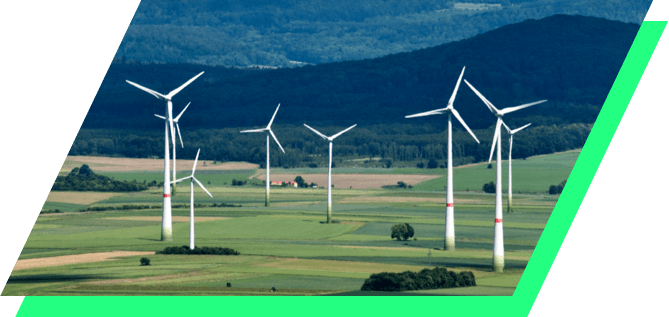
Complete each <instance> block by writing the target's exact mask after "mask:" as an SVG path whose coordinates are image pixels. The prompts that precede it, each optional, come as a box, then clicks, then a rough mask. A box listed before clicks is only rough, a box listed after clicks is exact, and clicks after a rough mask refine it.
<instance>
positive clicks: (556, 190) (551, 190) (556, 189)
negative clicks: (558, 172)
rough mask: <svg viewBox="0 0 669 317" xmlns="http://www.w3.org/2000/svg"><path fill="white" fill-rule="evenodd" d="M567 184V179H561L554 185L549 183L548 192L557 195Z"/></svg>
mask: <svg viewBox="0 0 669 317" xmlns="http://www.w3.org/2000/svg"><path fill="white" fill-rule="evenodd" d="M565 185H567V180H563V181H562V183H560V184H557V186H556V185H551V186H550V187H549V188H548V193H549V194H551V195H559V194H562V190H563V189H564V186H565Z"/></svg>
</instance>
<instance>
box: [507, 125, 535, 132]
mask: <svg viewBox="0 0 669 317" xmlns="http://www.w3.org/2000/svg"><path fill="white" fill-rule="evenodd" d="M530 124H531V123H528V124H526V125H524V126H522V127H520V128H518V129H515V130H513V131H511V134H516V132H518V131H520V130H522V129H525V128H527V127H529V126H530Z"/></svg>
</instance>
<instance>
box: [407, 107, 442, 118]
mask: <svg viewBox="0 0 669 317" xmlns="http://www.w3.org/2000/svg"><path fill="white" fill-rule="evenodd" d="M440 110H442V109H437V110H430V111H426V112H421V113H416V114H412V115H408V116H404V118H407V119H408V118H417V117H425V116H431V115H435V114H443V112H441V111H440Z"/></svg>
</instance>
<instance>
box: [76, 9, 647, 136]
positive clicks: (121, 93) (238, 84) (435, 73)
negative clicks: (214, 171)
mask: <svg viewBox="0 0 669 317" xmlns="http://www.w3.org/2000/svg"><path fill="white" fill-rule="evenodd" d="M638 29H639V25H637V24H631V23H622V22H616V21H609V20H605V19H600V18H592V17H583V16H565V15H556V16H552V17H548V18H544V19H541V20H527V21H524V22H521V23H517V24H512V25H507V26H504V27H501V28H499V29H496V30H493V31H490V32H487V33H484V34H481V35H478V36H475V37H473V38H470V39H466V40H462V41H458V42H453V43H449V44H445V45H440V46H436V47H432V48H427V49H422V50H418V51H414V52H410V53H400V54H395V55H390V56H386V57H382V58H376V59H369V60H361V61H350V62H341V63H329V64H320V65H315V66H305V67H301V68H293V69H277V70H248V69H245V70H242V69H231V68H226V67H208V66H198V65H188V64H151V65H138V64H128V63H126V64H113V65H111V67H110V69H109V71H108V73H107V75H106V77H105V79H104V81H103V83H102V85H101V87H100V90H99V92H98V94H97V96H96V98H95V100H94V102H93V104H92V106H91V108H90V111H89V113H88V115H87V117H86V120H85V122H84V124H83V127H84V128H133V129H138V128H150V129H160V128H161V127H162V123H161V122H160V120H158V119H155V118H154V117H153V114H154V113H162V112H163V111H164V110H163V109H164V108H163V103H162V102H160V101H158V100H157V99H155V98H153V97H152V96H150V95H149V94H146V93H144V92H142V91H140V90H138V89H136V88H134V87H132V86H130V85H128V84H127V83H125V80H126V79H128V80H131V81H134V82H137V83H139V84H142V85H145V86H147V87H149V88H152V89H155V90H157V91H159V92H168V91H169V90H171V89H174V88H176V87H177V86H178V85H180V84H181V83H183V82H184V81H186V80H187V79H189V78H190V77H192V76H194V75H195V74H197V73H198V72H200V71H205V74H204V75H203V76H202V77H201V78H200V79H198V80H197V81H196V82H194V83H193V84H192V85H191V86H189V87H188V88H186V89H185V90H184V91H182V92H181V93H180V94H179V95H177V96H176V97H175V99H174V104H175V112H176V113H178V111H180V110H181V109H182V108H183V107H184V106H185V104H186V103H187V102H189V101H192V104H191V107H190V108H189V109H188V111H187V113H186V114H185V115H184V117H183V118H182V120H181V122H180V124H181V126H182V128H183V127H189V128H226V127H240V126H253V125H265V124H267V121H268V120H269V117H270V116H271V114H272V112H273V110H274V109H275V107H276V105H277V104H278V103H281V104H282V106H281V110H280V111H279V113H278V115H277V118H276V121H275V122H276V123H277V124H299V125H301V124H302V123H304V122H307V123H309V124H312V123H313V124H320V125H339V126H344V125H348V124H353V123H358V124H361V125H371V124H386V123H397V122H399V123H412V124H424V123H430V124H433V125H436V126H443V119H439V118H427V119H413V120H408V119H404V116H405V115H408V114H412V113H415V112H421V111H426V110H431V109H436V108H440V107H443V106H445V104H446V101H447V100H448V98H449V96H450V94H451V91H452V89H453V87H454V85H455V82H456V80H457V77H458V75H459V73H460V70H461V69H462V67H463V66H467V70H466V72H465V76H464V78H465V79H467V80H468V81H469V82H471V83H472V84H473V85H474V86H475V87H477V89H478V90H479V91H481V92H482V93H483V94H485V95H486V96H487V97H488V99H489V100H490V101H491V102H493V103H494V104H495V105H496V106H498V107H502V108H503V107H507V106H513V105H517V104H520V103H523V102H529V101H535V100H539V99H548V100H549V102H548V103H546V104H543V105H540V106H536V107H533V108H529V109H526V110H522V111H519V112H517V113H514V115H513V116H510V118H508V119H507V123H509V124H510V125H512V126H513V125H516V123H517V124H524V123H525V122H528V121H530V122H533V124H534V125H535V126H536V125H550V124H563V123H574V122H584V123H592V122H594V120H595V119H596V117H597V114H598V113H599V109H600V108H601V105H602V104H603V102H604V100H605V98H606V95H607V94H608V91H609V89H610V88H611V85H612V84H613V81H614V80H615V77H616V75H617V73H618V70H619V69H620V67H621V65H622V63H623V60H624V58H625V56H626V54H627V52H628V50H629V48H630V46H631V44H632V41H633V40H634V37H635V36H636V33H637V31H638ZM456 107H457V109H458V110H459V111H460V113H461V114H462V116H463V117H464V119H465V120H466V121H467V122H468V124H469V125H470V127H472V128H487V127H489V126H490V125H492V124H494V117H492V116H491V115H490V114H489V113H488V110H487V109H486V108H485V107H484V106H483V104H482V103H481V101H480V100H479V99H478V98H477V97H476V96H475V95H474V94H473V93H472V92H471V91H470V90H469V88H468V87H466V86H465V85H463V86H462V87H461V88H460V92H459V94H458V98H457V100H456ZM458 126H459V125H456V127H458ZM458 128H459V127H458Z"/></svg>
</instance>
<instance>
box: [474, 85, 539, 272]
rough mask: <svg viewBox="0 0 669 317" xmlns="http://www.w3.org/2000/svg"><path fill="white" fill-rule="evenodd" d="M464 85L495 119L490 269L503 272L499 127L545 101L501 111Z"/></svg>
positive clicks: (490, 159) (500, 135) (500, 139)
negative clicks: (504, 120)
mask: <svg viewBox="0 0 669 317" xmlns="http://www.w3.org/2000/svg"><path fill="white" fill-rule="evenodd" d="M465 83H466V84H467V86H469V88H471V89H472V90H473V91H474V93H476V95H477V96H479V98H481V100H482V101H483V103H484V104H485V105H486V107H488V109H489V110H490V112H492V113H493V114H494V115H495V116H496V117H497V126H496V127H495V136H494V137H493V141H492V148H491V149H490V158H489V159H488V163H490V162H491V161H492V154H493V153H494V152H495V144H497V182H496V184H495V185H496V186H497V188H496V191H495V236H494V238H493V249H492V269H493V271H495V272H503V271H504V227H503V225H502V214H503V212H502V146H501V144H502V133H501V131H500V126H501V125H502V117H503V116H504V115H505V114H508V113H511V112H514V111H517V110H520V109H524V108H527V107H530V106H534V105H537V104H540V103H543V102H546V101H547V100H540V101H535V102H532V103H526V104H524V105H520V106H515V107H509V108H505V109H502V110H498V109H497V108H495V106H493V104H492V103H491V102H490V101H488V99H486V98H485V97H484V96H483V95H482V94H481V93H480V92H479V91H478V90H476V88H474V86H472V85H471V84H470V83H469V82H468V81H467V80H465Z"/></svg>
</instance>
